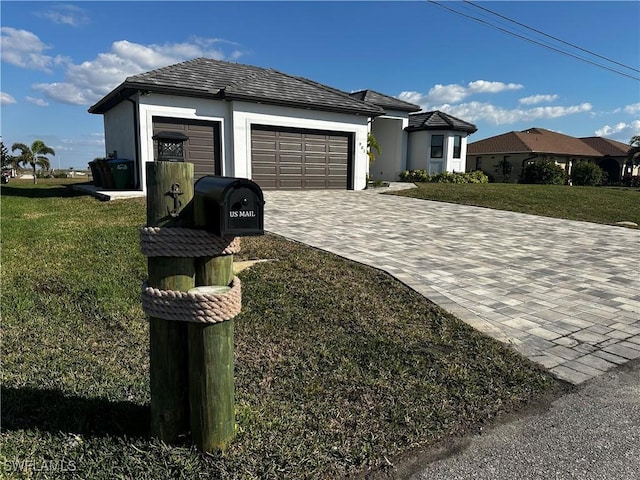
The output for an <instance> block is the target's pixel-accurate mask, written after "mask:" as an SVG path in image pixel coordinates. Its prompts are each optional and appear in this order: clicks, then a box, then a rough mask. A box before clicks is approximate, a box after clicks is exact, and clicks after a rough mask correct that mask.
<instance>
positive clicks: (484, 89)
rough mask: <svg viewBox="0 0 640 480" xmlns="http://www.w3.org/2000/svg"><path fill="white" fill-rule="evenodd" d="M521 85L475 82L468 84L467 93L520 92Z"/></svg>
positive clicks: (484, 81)
mask: <svg viewBox="0 0 640 480" xmlns="http://www.w3.org/2000/svg"><path fill="white" fill-rule="evenodd" d="M521 88H523V85H520V84H519V83H502V82H488V81H486V80H476V81H475V82H469V92H471V93H500V92H504V91H507V90H520V89H521Z"/></svg>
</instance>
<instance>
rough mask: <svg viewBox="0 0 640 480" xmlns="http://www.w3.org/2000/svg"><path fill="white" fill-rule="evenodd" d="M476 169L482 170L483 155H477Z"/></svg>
mask: <svg viewBox="0 0 640 480" xmlns="http://www.w3.org/2000/svg"><path fill="white" fill-rule="evenodd" d="M476 170H482V157H476Z"/></svg>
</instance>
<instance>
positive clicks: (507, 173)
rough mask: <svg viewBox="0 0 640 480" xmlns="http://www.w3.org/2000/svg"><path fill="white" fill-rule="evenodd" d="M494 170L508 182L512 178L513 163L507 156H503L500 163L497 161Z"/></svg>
mask: <svg viewBox="0 0 640 480" xmlns="http://www.w3.org/2000/svg"><path fill="white" fill-rule="evenodd" d="M493 169H494V172H496V173H497V174H498V175H500V176H501V177H502V181H503V182H508V181H509V180H511V173H512V172H513V165H511V162H510V161H509V160H507V159H506V158H503V159H502V160H500V161H499V162H498V163H496V164H495V165H494V167H493Z"/></svg>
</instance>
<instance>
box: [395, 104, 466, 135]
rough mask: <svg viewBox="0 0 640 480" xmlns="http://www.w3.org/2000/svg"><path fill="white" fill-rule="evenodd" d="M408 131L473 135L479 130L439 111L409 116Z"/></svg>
mask: <svg viewBox="0 0 640 480" xmlns="http://www.w3.org/2000/svg"><path fill="white" fill-rule="evenodd" d="M406 130H407V131H414V130H455V131H461V132H468V133H473V132H476V131H477V130H478V129H477V128H476V126H475V125H474V124H473V123H469V122H465V121H464V120H460V119H459V118H456V117H453V116H451V115H449V114H447V113H444V112H440V111H438V110H436V111H433V112H421V113H414V114H411V115H409V126H408V127H407V128H406Z"/></svg>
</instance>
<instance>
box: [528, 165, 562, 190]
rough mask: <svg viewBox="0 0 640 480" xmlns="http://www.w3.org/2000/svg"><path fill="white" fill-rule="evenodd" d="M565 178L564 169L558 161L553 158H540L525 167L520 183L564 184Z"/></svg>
mask: <svg viewBox="0 0 640 480" xmlns="http://www.w3.org/2000/svg"><path fill="white" fill-rule="evenodd" d="M565 179H566V175H565V173H564V170H563V169H562V167H561V166H560V165H556V162H554V161H553V160H538V161H537V162H534V163H530V164H528V165H526V166H525V167H524V169H523V170H522V177H521V178H520V183H537V184H544V185H562V184H564V181H565Z"/></svg>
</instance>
